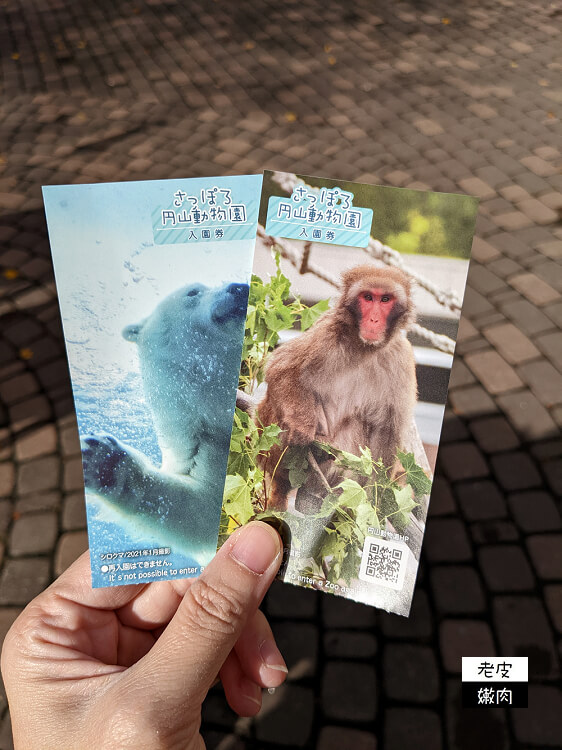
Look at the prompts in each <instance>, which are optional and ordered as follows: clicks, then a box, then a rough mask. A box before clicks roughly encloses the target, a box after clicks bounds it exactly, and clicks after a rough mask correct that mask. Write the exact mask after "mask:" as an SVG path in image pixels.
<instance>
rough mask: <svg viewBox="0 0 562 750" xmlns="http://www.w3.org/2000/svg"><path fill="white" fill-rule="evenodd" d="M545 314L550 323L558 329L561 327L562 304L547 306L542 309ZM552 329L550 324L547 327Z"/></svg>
mask: <svg viewBox="0 0 562 750" xmlns="http://www.w3.org/2000/svg"><path fill="white" fill-rule="evenodd" d="M544 311H545V313H546V314H547V315H548V318H550V320H551V321H553V323H554V324H555V325H557V326H558V327H559V328H561V327H562V302H557V303H555V304H554V305H548V306H547V307H545V308H544ZM548 318H547V320H548ZM549 327H550V328H552V324H550V325H549Z"/></svg>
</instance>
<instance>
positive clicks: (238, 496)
mask: <svg viewBox="0 0 562 750" xmlns="http://www.w3.org/2000/svg"><path fill="white" fill-rule="evenodd" d="M223 509H224V512H225V513H226V514H227V515H229V516H232V517H233V518H235V519H236V521H238V523H239V524H240V525H243V524H245V523H246V522H247V521H249V520H250V518H251V517H252V516H253V515H254V509H253V507H252V500H251V496H250V488H249V487H248V484H247V482H246V480H245V479H244V478H243V477H241V476H240V475H239V474H229V475H227V477H226V481H225V485H224V496H223Z"/></svg>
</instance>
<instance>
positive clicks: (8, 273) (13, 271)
mask: <svg viewBox="0 0 562 750" xmlns="http://www.w3.org/2000/svg"><path fill="white" fill-rule="evenodd" d="M19 275H20V272H19V271H18V269H17V268H6V270H5V271H2V276H3V277H4V278H5V279H8V280H10V281H11V280H12V279H17V278H18V276H19Z"/></svg>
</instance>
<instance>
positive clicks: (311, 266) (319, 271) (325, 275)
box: [258, 225, 455, 354]
mask: <svg viewBox="0 0 562 750" xmlns="http://www.w3.org/2000/svg"><path fill="white" fill-rule="evenodd" d="M258 237H259V238H260V239H262V240H263V241H264V242H265V243H266V244H267V245H269V246H270V247H271V248H272V249H274V250H278V251H279V253H280V255H281V256H282V257H283V258H285V259H286V260H288V261H289V263H291V264H292V265H293V266H295V268H297V269H299V270H300V269H301V267H302V255H303V253H302V251H300V250H297V249H296V248H295V247H294V246H292V245H291V243H290V242H288V241H287V240H285V239H281V238H280V237H271V236H270V235H268V234H266V231H265V229H264V228H263V227H262V226H261V225H258ZM300 272H301V273H303V271H300ZM304 273H313V274H314V275H315V276H317V277H318V278H319V279H322V280H323V281H326V282H327V283H328V284H330V285H331V286H333V287H335V288H336V289H339V288H340V280H339V276H335V275H334V274H331V273H330V272H329V271H326V270H325V269H324V268H322V266H319V265H318V264H316V263H314V262H313V261H308V262H307V264H306V269H305V271H304ZM409 330H410V331H411V332H412V333H415V334H416V335H417V336H419V337H420V338H421V339H423V340H424V341H428V342H429V343H430V344H431V345H432V346H433V347H434V348H435V349H439V350H440V351H442V352H446V353H447V354H454V351H455V342H454V341H453V339H451V338H449V337H448V336H445V335H444V334H441V333H435V332H434V331H430V330H429V329H428V328H424V327H423V326H421V325H419V323H412V324H411V325H410V327H409Z"/></svg>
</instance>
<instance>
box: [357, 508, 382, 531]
mask: <svg viewBox="0 0 562 750" xmlns="http://www.w3.org/2000/svg"><path fill="white" fill-rule="evenodd" d="M355 520H356V523H357V526H359V528H360V529H361V532H362V533H363V535H364V536H367V534H368V531H367V529H368V528H369V527H371V528H374V529H380V527H381V525H380V522H379V517H378V516H377V513H376V511H375V509H374V508H373V506H372V505H371V503H362V504H361V505H360V506H359V507H358V508H357V516H356V518H355Z"/></svg>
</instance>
